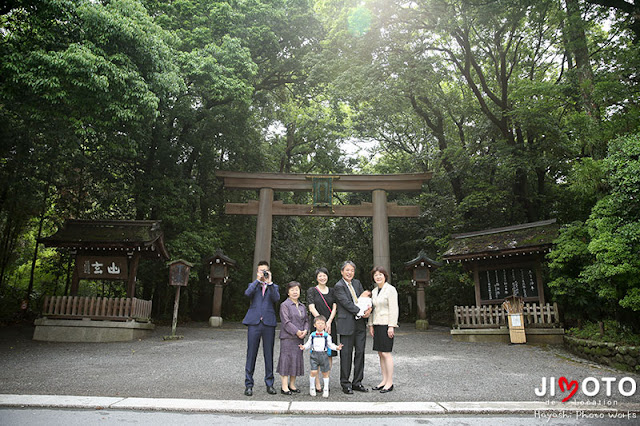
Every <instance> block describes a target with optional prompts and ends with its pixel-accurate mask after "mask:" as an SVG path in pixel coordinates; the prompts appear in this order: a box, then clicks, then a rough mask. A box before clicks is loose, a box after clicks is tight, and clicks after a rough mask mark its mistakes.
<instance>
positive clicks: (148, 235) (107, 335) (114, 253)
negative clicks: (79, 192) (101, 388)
mask: <svg viewBox="0 0 640 426" xmlns="http://www.w3.org/2000/svg"><path fill="white" fill-rule="evenodd" d="M38 242H39V243H42V244H44V245H45V246H46V247H57V248H65V249H68V250H70V252H71V254H72V255H73V256H74V257H75V268H74V271H73V278H72V281H71V294H70V295H69V296H46V297H45V300H44V305H43V309H42V317H41V318H38V319H36V321H35V326H36V327H35V331H34V334H33V339H34V340H41V341H49V342H113V341H129V340H134V339H137V338H140V337H144V336H145V335H147V334H148V333H149V332H150V331H152V330H153V329H154V326H153V324H152V323H151V322H150V319H151V301H150V300H141V299H137V298H136V297H135V295H136V274H137V271H138V264H139V262H140V259H141V258H151V259H159V260H168V259H169V253H168V252H167V249H166V248H165V246H164V235H163V233H162V231H161V229H160V222H159V221H153V220H68V221H66V222H65V224H64V226H63V227H62V228H61V229H60V230H58V232H56V233H55V234H53V235H51V236H50V237H46V238H41V239H39V240H38ZM83 279H85V280H119V281H124V282H125V283H126V292H127V297H122V298H108V297H79V296H78V290H79V284H80V280H83ZM78 320H81V321H78Z"/></svg>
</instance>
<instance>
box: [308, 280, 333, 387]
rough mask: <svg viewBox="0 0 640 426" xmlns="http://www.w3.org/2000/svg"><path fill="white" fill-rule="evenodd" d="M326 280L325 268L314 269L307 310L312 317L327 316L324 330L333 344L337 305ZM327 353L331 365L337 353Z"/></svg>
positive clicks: (318, 385) (317, 380)
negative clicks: (314, 284) (314, 279)
mask: <svg viewBox="0 0 640 426" xmlns="http://www.w3.org/2000/svg"><path fill="white" fill-rule="evenodd" d="M327 281H329V271H328V270H327V268H318V269H316V283H317V285H316V286H315V287H311V288H309V290H307V306H308V307H309V312H310V313H311V315H313V317H314V318H315V317H317V316H318V315H324V317H325V318H327V325H326V327H325V330H326V331H327V333H329V334H330V335H331V340H332V341H333V342H334V343H335V344H338V339H337V336H336V334H337V333H336V331H335V330H336V327H335V324H334V319H335V317H336V312H337V309H338V305H337V304H336V300H335V298H334V295H333V289H332V288H329V287H327ZM311 323H312V324H313V321H311ZM328 355H329V364H330V365H333V357H334V356H336V355H337V352H336V351H331V353H330V354H328ZM319 376H320V375H318V377H316V391H317V392H322V389H321V387H320V377H319Z"/></svg>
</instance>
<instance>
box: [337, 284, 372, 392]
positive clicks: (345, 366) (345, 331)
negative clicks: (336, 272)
mask: <svg viewBox="0 0 640 426" xmlns="http://www.w3.org/2000/svg"><path fill="white" fill-rule="evenodd" d="M351 285H352V286H353V291H355V293H356V296H360V295H361V294H362V292H363V291H364V289H363V288H362V284H361V283H360V281H358V280H355V279H354V280H352V281H351ZM333 291H334V294H335V297H336V300H337V302H338V315H337V316H338V322H337V324H336V329H337V332H338V334H339V335H340V343H342V344H343V345H344V346H343V347H342V350H341V351H340V385H341V386H342V388H343V389H344V388H352V387H354V386H355V387H358V386H359V385H362V379H363V377H364V348H365V344H366V342H367V319H366V318H360V319H358V320H356V318H355V315H356V314H357V313H358V311H359V310H360V309H359V308H358V307H357V306H356V304H355V303H353V296H352V295H351V291H350V290H349V287H348V286H347V283H346V282H345V281H344V279H341V280H340V281H338V282H337V283H336V285H335V286H334V288H333ZM354 348H355V357H354V355H353V350H354ZM352 357H353V382H351V381H350V380H349V377H350V376H351V364H352V361H351V360H352Z"/></svg>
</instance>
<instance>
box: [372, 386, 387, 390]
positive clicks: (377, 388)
mask: <svg viewBox="0 0 640 426" xmlns="http://www.w3.org/2000/svg"><path fill="white" fill-rule="evenodd" d="M382 388H384V385H382V386H374V387H372V388H371V390H380V389H382Z"/></svg>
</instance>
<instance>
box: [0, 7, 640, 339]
mask: <svg viewBox="0 0 640 426" xmlns="http://www.w3.org/2000/svg"><path fill="white" fill-rule="evenodd" d="M623 3H624V2H623ZM624 4H625V5H628V6H624V7H622V8H620V9H617V8H615V7H612V6H609V5H607V2H602V1H596V0H565V1H557V0H536V1H532V0H490V1H483V2H476V1H473V0H417V1H413V2H405V1H397V0H364V1H361V0H357V1H356V0H340V1H338V0H269V1H267V0H217V1H211V0H175V1H171V2H167V1H161V0H98V1H96V0H38V1H34V0H13V1H9V2H7V3H6V5H5V6H2V7H0V123H1V124H0V313H1V317H2V318H1V319H2V320H3V321H9V320H11V319H12V318H15V317H16V315H17V313H18V311H19V306H20V301H21V300H29V301H30V302H31V306H30V310H31V312H32V313H36V312H37V311H38V309H39V304H40V303H41V301H42V298H43V296H44V295H50V294H56V295H61V294H65V292H68V289H69V268H70V266H71V263H70V259H69V255H68V253H65V252H63V251H56V250H53V249H44V248H43V247H41V246H38V245H37V244H36V240H37V238H39V237H42V236H46V235H51V234H52V233H54V232H55V231H56V230H57V229H58V228H59V227H60V226H61V225H62V224H63V223H64V221H65V220H66V219H69V218H88V219H154V220H161V221H162V229H163V230H164V233H165V241H166V244H167V247H168V250H169V252H170V253H171V255H172V258H174V259H178V258H182V259H186V260H188V261H190V262H193V263H194V264H195V266H194V268H193V269H192V274H191V278H190V283H189V287H188V288H187V289H186V290H185V293H184V294H185V296H183V299H182V304H183V306H182V307H181V315H183V316H184V317H185V318H189V319H194V320H202V319H205V318H208V316H209V315H210V313H211V305H212V303H211V298H212V286H211V285H210V284H209V282H208V280H207V271H206V265H205V264H204V263H205V262H204V259H207V258H208V257H210V256H211V255H212V254H213V253H214V252H215V250H216V249H217V248H221V249H223V250H224V252H225V254H226V255H228V256H229V257H231V258H233V259H235V260H236V261H237V262H238V268H237V269H236V270H234V271H233V272H232V275H231V280H230V282H229V284H228V285H227V287H226V289H225V296H224V297H225V301H224V303H223V317H225V318H227V319H230V320H237V319H239V318H241V317H242V315H243V313H244V311H245V308H246V301H245V300H244V298H243V296H242V292H243V290H244V288H245V286H246V283H247V282H249V281H250V280H251V279H252V275H253V272H252V271H251V263H252V259H253V248H254V236H255V218H253V217H248V216H230V215H225V214H224V204H225V202H229V201H233V202H244V201H247V200H250V199H256V193H255V191H231V190H224V189H223V188H222V185H221V181H220V180H218V179H217V178H216V177H215V171H216V170H233V171H242V172H279V173H322V174H329V173H372V174H387V173H411V172H426V171H433V172H434V174H433V178H432V179H431V181H430V182H429V183H427V184H426V185H425V186H424V189H423V191H422V192H420V193H413V194H411V193H409V194H389V200H390V201H398V202H399V203H400V204H418V205H420V206H421V210H422V214H421V216H420V217H419V218H415V219H392V220H390V223H389V229H390V234H391V235H390V239H391V247H392V259H391V262H392V263H391V265H392V272H393V273H392V282H393V283H394V284H396V285H397V286H398V288H399V290H400V295H401V311H402V316H403V319H404V320H413V319H414V318H415V300H414V297H415V296H414V291H413V288H412V286H411V283H410V281H409V278H410V277H409V276H408V274H407V272H406V271H405V270H404V267H403V264H404V262H407V261H409V260H411V259H413V258H415V256H416V255H417V253H418V252H419V251H420V250H424V251H425V252H426V253H427V254H428V255H429V256H430V257H431V258H433V259H438V258H439V257H440V256H441V255H442V253H444V251H445V250H446V248H447V244H448V241H449V237H450V236H451V235H452V234H455V233H460V232H466V231H475V230H480V229H486V228H491V227H501V226H508V225H513V224H518V223H525V222H533V221H537V220H543V219H549V218H557V219H558V221H559V222H560V223H561V224H563V228H562V230H561V233H560V236H559V238H558V240H557V242H556V245H555V247H554V249H553V251H552V252H551V253H550V255H549V256H548V259H549V265H548V266H549V267H548V271H547V272H548V277H547V281H548V282H549V291H550V294H549V296H550V298H551V299H553V300H556V301H558V302H559V303H560V305H561V309H562V311H563V312H564V313H565V320H566V321H568V322H575V321H580V320H582V319H586V318H590V319H596V320H598V319H607V318H612V319H615V320H617V321H618V322H619V323H621V324H624V325H626V326H631V327H636V328H637V327H638V326H639V324H638V321H637V319H636V318H637V317H638V316H637V311H639V310H640V279H639V278H638V277H640V274H639V272H640V271H639V269H640V256H638V253H639V248H640V225H639V224H640V204H639V202H640V201H639V198H638V197H639V196H640V194H639V191H640V185H639V184H640V181H639V179H640V178H639V176H640V170H639V168H640V160H639V156H640V128H639V121H640V111H639V106H640V104H639V101H640V96H639V95H640V93H639V87H640V81H639V78H640V77H639V75H640V74H639V73H638V69H639V65H640V55H639V49H638V43H639V42H640V37H639V31H638V28H639V26H638V22H636V19H637V16H638V15H639V14H638V6H633V5H630V4H629V3H624ZM358 147H366V149H364V148H363V149H360V150H359V151H357V152H356V153H354V152H353V151H354V149H357V148H358ZM276 198H277V199H280V200H283V201H284V202H296V203H306V202H309V194H306V193H293V192H290V193H287V192H279V193H277V194H276ZM368 198H370V195H369V194H366V193H348V194H347V193H338V194H336V199H337V201H336V202H338V203H344V204H356V203H360V202H363V201H370V199H368ZM370 228H371V221H370V220H369V219H365V218H330V219H327V218H298V217H278V218H276V219H275V220H274V228H273V248H272V270H273V273H274V276H275V278H276V280H277V281H278V282H282V283H285V282H288V281H291V280H297V281H300V282H301V283H303V287H308V286H309V285H311V284H312V283H313V278H314V277H313V271H314V270H315V269H316V268H317V267H319V266H325V267H327V268H329V270H330V272H331V276H330V280H335V281H337V279H338V278H339V265H340V263H341V262H342V261H343V260H345V259H351V260H353V261H355V262H356V264H357V265H358V270H357V276H358V277H359V278H360V279H361V280H362V281H363V282H364V283H365V284H366V285H369V284H370V282H371V280H370V277H369V276H368V273H367V271H368V270H369V269H370V268H371V267H372V266H373V265H372V264H371V258H372V256H371V253H372V247H371V245H372V241H371V232H370ZM470 283H471V279H470V277H469V276H468V275H467V274H466V273H465V272H464V271H462V269H461V268H458V267H457V266H455V265H453V266H446V267H443V268H441V269H440V270H438V271H437V273H435V274H434V277H433V282H432V285H431V286H430V288H428V290H427V300H428V301H427V308H428V311H429V315H430V316H431V319H432V320H435V321H441V322H443V323H447V322H448V321H450V318H451V313H452V309H451V307H452V306H453V305H454V304H473V303H474V299H473V288H472V286H471V285H470ZM82 291H83V293H84V294H87V295H106V296H117V295H121V294H122V293H123V292H124V286H123V285H121V284H118V283H114V282H108V283H101V282H96V283H85V284H83V286H82ZM137 291H138V292H139V294H138V297H142V298H145V299H152V300H153V301H154V317H155V318H156V319H158V320H162V319H166V318H168V317H169V315H171V311H172V309H171V307H172V303H173V302H172V300H173V296H172V294H173V293H172V290H171V289H170V288H169V286H168V273H167V269H166V266H165V265H163V264H161V263H159V262H143V263H142V264H141V267H140V271H139V273H138V287H137Z"/></svg>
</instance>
